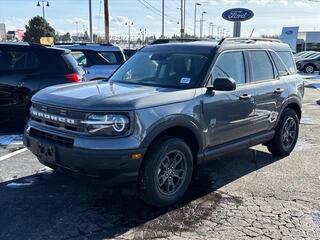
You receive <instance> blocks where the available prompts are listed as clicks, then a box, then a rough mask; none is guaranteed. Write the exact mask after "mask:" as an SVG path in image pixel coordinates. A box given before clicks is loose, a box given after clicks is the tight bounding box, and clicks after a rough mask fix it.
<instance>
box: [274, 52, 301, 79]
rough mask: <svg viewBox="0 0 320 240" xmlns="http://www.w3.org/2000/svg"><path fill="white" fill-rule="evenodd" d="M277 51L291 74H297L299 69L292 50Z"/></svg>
mask: <svg viewBox="0 0 320 240" xmlns="http://www.w3.org/2000/svg"><path fill="white" fill-rule="evenodd" d="M277 53H278V55H279V56H280V57H281V59H282V61H283V62H284V64H285V65H286V67H287V68H288V70H289V72H290V73H291V74H295V73H296V72H297V70H296V64H295V62H294V60H293V56H292V53H291V52H277Z"/></svg>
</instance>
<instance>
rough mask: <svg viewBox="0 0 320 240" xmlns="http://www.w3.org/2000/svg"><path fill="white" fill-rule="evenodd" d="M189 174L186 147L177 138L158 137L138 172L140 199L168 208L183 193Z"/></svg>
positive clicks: (188, 182) (190, 156)
mask: <svg viewBox="0 0 320 240" xmlns="http://www.w3.org/2000/svg"><path fill="white" fill-rule="evenodd" d="M192 173H193V156H192V153H191V150H190V148H189V146H188V145H187V144H186V143H185V142H184V141H183V140H181V139H179V138H174V137H165V138H162V139H161V140H160V141H157V142H156V143H154V144H153V145H152V146H151V148H150V149H149V152H148V154H147V155H146V159H145V160H144V164H143V166H142V169H141V170H140V176H139V185H140V186H139V193H140V197H141V198H142V199H143V200H144V201H145V202H146V203H147V204H150V205H154V206H157V207H163V206H168V205H171V204H173V203H175V202H177V201H178V200H179V199H180V198H181V197H182V196H183V195H184V193H185V192H186V190H187V188H188V186H189V184H190V181H191V178H192Z"/></svg>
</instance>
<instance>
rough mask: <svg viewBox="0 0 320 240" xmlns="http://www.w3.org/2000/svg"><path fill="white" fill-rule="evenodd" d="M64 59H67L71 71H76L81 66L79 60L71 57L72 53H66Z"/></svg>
mask: <svg viewBox="0 0 320 240" xmlns="http://www.w3.org/2000/svg"><path fill="white" fill-rule="evenodd" d="M63 58H64V59H65V61H66V63H67V65H68V67H69V68H70V69H75V68H77V67H78V66H79V63H78V62H77V60H76V59H75V58H74V57H73V56H72V55H71V53H66V54H64V55H63Z"/></svg>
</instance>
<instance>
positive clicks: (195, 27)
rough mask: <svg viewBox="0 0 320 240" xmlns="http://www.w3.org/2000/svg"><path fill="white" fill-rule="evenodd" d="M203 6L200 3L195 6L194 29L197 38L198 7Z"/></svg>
mask: <svg viewBox="0 0 320 240" xmlns="http://www.w3.org/2000/svg"><path fill="white" fill-rule="evenodd" d="M198 6H201V4H200V3H195V5H194V27H193V35H194V36H195V37H196V36H197V7H198Z"/></svg>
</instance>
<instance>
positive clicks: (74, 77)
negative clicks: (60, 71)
mask: <svg viewBox="0 0 320 240" xmlns="http://www.w3.org/2000/svg"><path fill="white" fill-rule="evenodd" d="M65 77H66V79H68V80H69V81H70V82H76V83H78V82H81V76H80V75H79V74H77V73H69V74H66V75H65Z"/></svg>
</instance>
